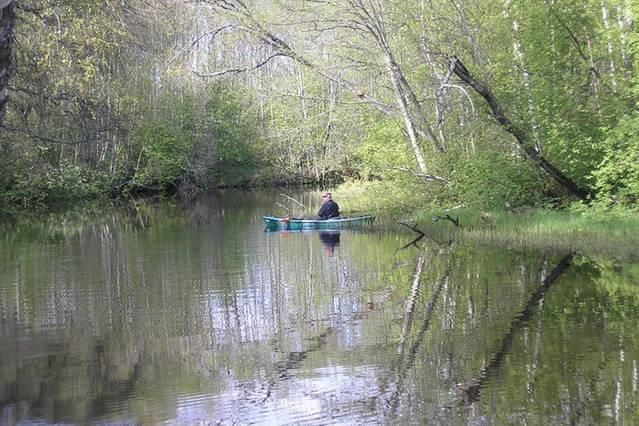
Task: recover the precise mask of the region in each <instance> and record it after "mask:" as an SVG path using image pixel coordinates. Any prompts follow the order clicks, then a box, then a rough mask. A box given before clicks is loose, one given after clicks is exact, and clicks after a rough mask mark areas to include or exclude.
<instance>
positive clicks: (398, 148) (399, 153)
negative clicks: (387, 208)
mask: <svg viewBox="0 0 639 426" xmlns="http://www.w3.org/2000/svg"><path fill="white" fill-rule="evenodd" d="M364 126H365V128H366V133H365V135H364V138H363V140H362V141H361V142H360V143H359V144H358V145H356V146H355V147H354V148H353V149H352V154H351V160H352V161H353V163H354V164H355V166H354V169H355V172H356V173H357V174H358V175H359V176H360V177H361V178H362V179H366V180H367V179H385V178H390V179H393V177H397V175H398V170H397V169H398V168H404V169H406V168H413V163H414V159H413V158H412V155H411V153H410V152H409V150H408V148H407V146H406V142H405V140H404V135H403V134H402V131H401V128H400V127H399V126H398V125H397V123H395V122H393V121H391V120H375V121H374V120H370V121H369V122H365V124H364Z"/></svg>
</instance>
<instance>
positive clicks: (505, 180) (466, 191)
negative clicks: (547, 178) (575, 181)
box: [451, 152, 545, 209]
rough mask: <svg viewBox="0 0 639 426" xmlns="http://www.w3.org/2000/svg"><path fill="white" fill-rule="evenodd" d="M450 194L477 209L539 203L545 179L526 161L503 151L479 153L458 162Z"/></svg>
mask: <svg viewBox="0 0 639 426" xmlns="http://www.w3.org/2000/svg"><path fill="white" fill-rule="evenodd" d="M451 178H452V182H453V184H452V188H451V192H452V194H453V196H454V197H456V198H457V199H458V200H459V201H460V202H463V203H468V204H470V205H475V206H477V207H480V208H484V209H489V208H504V207H505V206H507V205H511V206H513V207H516V206H521V205H525V204H533V205H535V204H539V203H540V202H541V201H542V200H543V197H544V194H543V191H544V189H545V184H544V180H543V179H542V178H541V176H540V173H539V172H538V171H537V170H536V169H535V168H534V167H533V165H532V164H531V163H530V162H529V161H526V160H525V159H523V158H521V157H519V156H517V155H513V154H507V153H503V152H478V153H476V154H474V155H473V156H472V157H471V158H469V159H467V160H465V161H462V162H457V163H456V165H455V169H454V170H453V172H452V174H451Z"/></svg>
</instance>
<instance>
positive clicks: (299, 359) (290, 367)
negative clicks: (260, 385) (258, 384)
mask: <svg viewBox="0 0 639 426" xmlns="http://www.w3.org/2000/svg"><path fill="white" fill-rule="evenodd" d="M332 332H333V329H332V328H331V327H327V328H326V329H325V330H324V331H323V332H322V333H320V334H319V335H318V336H316V337H313V338H310V339H309V340H310V344H309V345H308V346H307V347H306V348H305V349H303V350H301V351H291V352H288V353H286V355H285V356H284V358H283V359H281V360H280V361H277V362H276V363H275V375H276V377H275V378H274V379H271V380H269V383H268V385H267V388H266V394H265V396H264V399H263V400H262V402H264V401H266V400H267V399H269V398H270V396H271V393H272V392H273V389H274V388H275V387H276V386H277V384H278V383H279V382H282V381H284V380H289V379H291V378H293V377H294V376H295V372H296V371H297V370H298V369H299V368H300V367H301V366H302V363H303V362H304V360H305V359H306V358H307V357H308V356H309V354H311V353H312V352H316V351H319V350H320V349H322V348H323V347H324V346H325V345H326V339H327V337H328V336H329V335H330V334H331V333H332Z"/></svg>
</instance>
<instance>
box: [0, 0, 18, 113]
mask: <svg viewBox="0 0 639 426" xmlns="http://www.w3.org/2000/svg"><path fill="white" fill-rule="evenodd" d="M14 9H15V4H14V3H13V1H12V0H0V125H2V120H3V118H4V110H5V105H6V103H7V98H8V97H9V76H10V73H11V44H12V33H13V23H14V21H15V11H14Z"/></svg>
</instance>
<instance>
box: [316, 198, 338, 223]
mask: <svg viewBox="0 0 639 426" xmlns="http://www.w3.org/2000/svg"><path fill="white" fill-rule="evenodd" d="M317 215H318V216H319V218H320V219H330V218H332V217H338V216H339V206H338V205H337V203H336V202H335V201H333V200H328V201H327V202H325V203H324V204H322V207H320V209H319V211H318V212H317Z"/></svg>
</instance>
